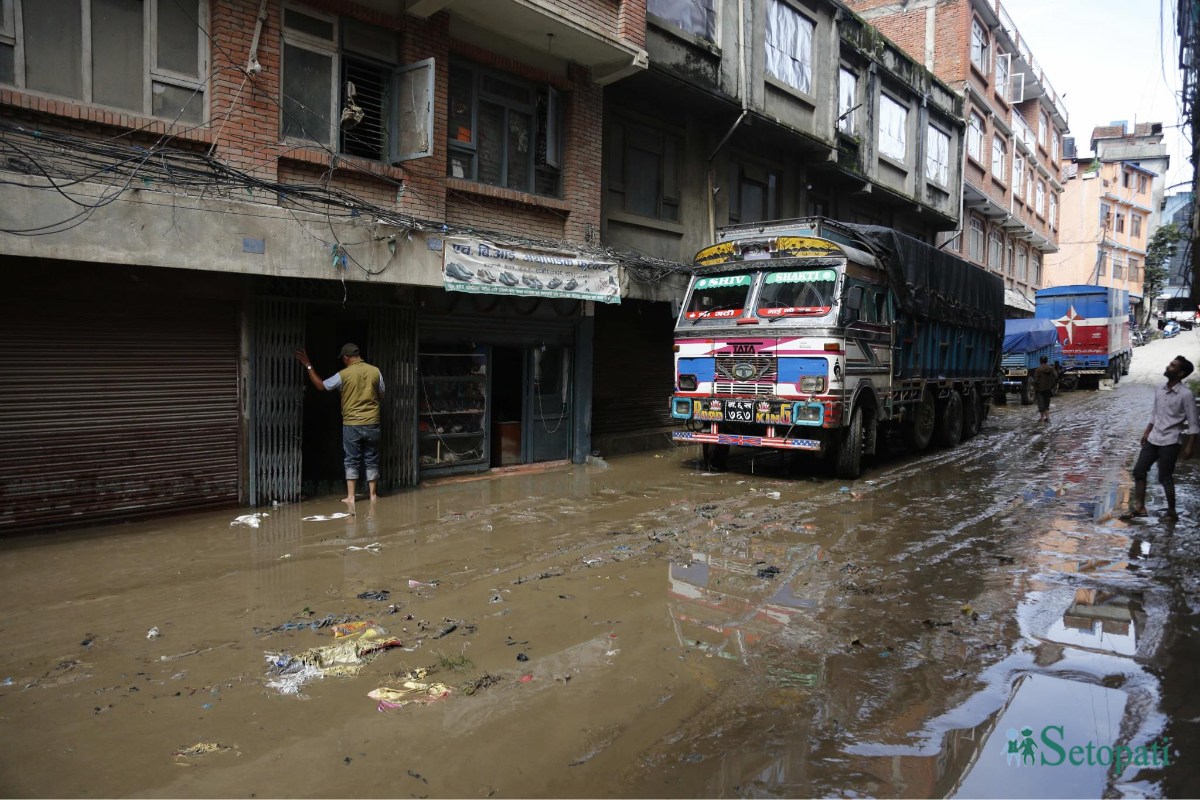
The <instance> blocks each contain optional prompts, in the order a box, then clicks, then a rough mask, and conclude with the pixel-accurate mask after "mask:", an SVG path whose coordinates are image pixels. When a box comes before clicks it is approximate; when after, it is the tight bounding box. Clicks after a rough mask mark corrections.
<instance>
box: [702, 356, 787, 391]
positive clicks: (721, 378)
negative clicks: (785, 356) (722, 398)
mask: <svg viewBox="0 0 1200 800" xmlns="http://www.w3.org/2000/svg"><path fill="white" fill-rule="evenodd" d="M716 372H717V374H716V380H715V381H714V389H715V390H716V393H717V394H735V395H747V394H748V395H755V396H757V395H772V394H774V393H775V382H776V381H777V380H778V378H779V367H778V363H777V361H776V358H775V356H764V355H745V356H717V362H716Z"/></svg>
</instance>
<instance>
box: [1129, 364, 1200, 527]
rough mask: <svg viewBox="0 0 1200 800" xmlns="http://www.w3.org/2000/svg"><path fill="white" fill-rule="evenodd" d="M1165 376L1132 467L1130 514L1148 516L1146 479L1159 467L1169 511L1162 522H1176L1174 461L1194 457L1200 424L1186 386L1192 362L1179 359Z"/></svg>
mask: <svg viewBox="0 0 1200 800" xmlns="http://www.w3.org/2000/svg"><path fill="white" fill-rule="evenodd" d="M1163 374H1164V375H1165V376H1166V378H1167V384H1166V386H1160V387H1158V389H1156V390H1155V392H1154V406H1153V408H1152V409H1151V412H1150V424H1149V425H1147V426H1146V432H1145V433H1143V434H1142V451H1141V452H1140V453H1139V454H1138V459H1137V463H1136V464H1134V465H1133V503H1132V505H1131V507H1130V509H1129V513H1130V514H1131V515H1132V516H1143V515H1145V514H1146V478H1147V476H1148V475H1149V472H1150V467H1151V466H1153V465H1154V464H1158V482H1159V483H1161V484H1162V487H1163V492H1164V493H1165V494H1166V496H1167V510H1166V511H1164V512H1163V514H1162V518H1163V519H1164V520H1166V521H1168V522H1174V521H1175V520H1177V519H1179V514H1178V512H1177V511H1176V510H1175V478H1174V475H1175V461H1176V460H1177V459H1178V458H1179V456H1181V455H1182V456H1183V457H1184V458H1185V459H1188V458H1191V457H1192V447H1193V443H1194V442H1195V440H1196V434H1197V432H1200V424H1197V421H1196V398H1195V397H1194V396H1193V395H1192V393H1191V392H1190V391H1189V390H1188V388H1187V387H1186V386H1184V385H1183V380H1184V378H1186V377H1187V376H1188V375H1191V374H1192V362H1190V361H1188V360H1187V359H1186V358H1184V357H1183V356H1176V357H1175V358H1174V359H1173V360H1172V361H1171V363H1170V364H1168V365H1167V369H1166V372H1164V373H1163Z"/></svg>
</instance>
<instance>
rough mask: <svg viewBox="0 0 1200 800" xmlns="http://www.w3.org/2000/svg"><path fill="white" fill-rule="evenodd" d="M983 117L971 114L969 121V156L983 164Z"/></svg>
mask: <svg viewBox="0 0 1200 800" xmlns="http://www.w3.org/2000/svg"><path fill="white" fill-rule="evenodd" d="M983 124H984V123H983V117H981V116H979V115H978V114H976V113H975V112H973V111H972V112H971V118H970V120H968V121H967V155H969V156H970V157H971V158H973V159H975V160H976V161H978V162H979V163H981V164H982V163H983Z"/></svg>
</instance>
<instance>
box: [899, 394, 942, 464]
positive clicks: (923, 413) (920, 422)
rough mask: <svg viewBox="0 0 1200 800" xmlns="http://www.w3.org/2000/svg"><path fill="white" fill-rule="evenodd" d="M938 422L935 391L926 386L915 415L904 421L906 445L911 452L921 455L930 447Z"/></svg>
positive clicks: (915, 407)
mask: <svg viewBox="0 0 1200 800" xmlns="http://www.w3.org/2000/svg"><path fill="white" fill-rule="evenodd" d="M936 421H937V408H936V406H935V404H934V402H933V389H931V388H929V387H928V386H926V387H925V393H924V394H922V395H921V401H920V402H919V403H917V405H916V406H914V407H913V413H912V414H911V415H910V416H909V417H908V419H906V420H905V421H904V428H903V431H904V444H905V445H906V446H907V447H908V449H909V450H911V451H912V452H914V453H919V452H921V451H922V450H924V449H925V448H927V447H929V442H930V441H932V440H933V426H934V423H935V422H936Z"/></svg>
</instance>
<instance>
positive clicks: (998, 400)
mask: <svg viewBox="0 0 1200 800" xmlns="http://www.w3.org/2000/svg"><path fill="white" fill-rule="evenodd" d="M992 404H993V405H997V406H1006V405H1008V392H1006V391H1004V389H1003V388H999V389H997V390H996V391H995V393H993V394H992Z"/></svg>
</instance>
